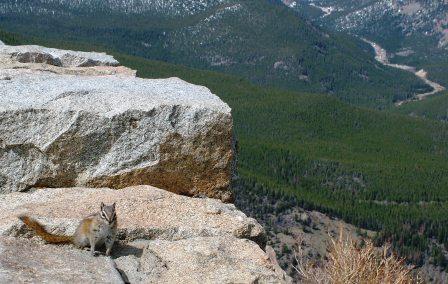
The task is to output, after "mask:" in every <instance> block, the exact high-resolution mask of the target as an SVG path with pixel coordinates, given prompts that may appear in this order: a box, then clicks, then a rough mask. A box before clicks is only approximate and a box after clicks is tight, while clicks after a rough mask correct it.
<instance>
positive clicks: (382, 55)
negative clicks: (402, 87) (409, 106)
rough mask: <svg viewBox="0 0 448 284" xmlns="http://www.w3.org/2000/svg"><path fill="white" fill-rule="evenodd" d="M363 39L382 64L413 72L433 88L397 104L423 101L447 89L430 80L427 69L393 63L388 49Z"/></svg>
mask: <svg viewBox="0 0 448 284" xmlns="http://www.w3.org/2000/svg"><path fill="white" fill-rule="evenodd" d="M362 40H363V41H365V42H367V43H368V44H370V45H371V46H372V47H373V49H374V50H375V59H376V60H377V61H378V62H380V63H381V64H383V65H386V66H390V67H393V68H398V69H401V70H405V71H408V72H411V73H413V74H414V75H415V76H417V77H419V78H420V79H422V80H423V81H424V82H425V83H426V84H427V85H429V86H430V87H431V88H432V89H433V90H432V91H431V92H426V93H421V94H417V95H415V97H414V98H412V99H408V100H404V101H398V102H396V103H395V105H396V106H401V105H403V104H405V103H408V102H412V101H421V100H424V99H425V98H426V97H428V96H431V95H434V94H437V93H439V92H441V91H444V90H445V87H444V86H442V85H440V84H439V83H436V82H434V81H431V80H429V79H428V77H427V75H428V74H427V72H426V71H425V70H423V69H421V70H417V69H416V68H415V67H412V66H408V65H401V64H392V63H390V62H389V58H388V57H387V51H386V50H385V49H384V48H382V47H381V46H380V45H378V44H377V43H375V42H373V41H369V40H367V39H364V38H363V39H362Z"/></svg>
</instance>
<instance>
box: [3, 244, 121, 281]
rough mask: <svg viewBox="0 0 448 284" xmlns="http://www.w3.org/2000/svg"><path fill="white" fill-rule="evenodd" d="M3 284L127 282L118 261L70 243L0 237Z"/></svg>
mask: <svg viewBox="0 0 448 284" xmlns="http://www.w3.org/2000/svg"><path fill="white" fill-rule="evenodd" d="M0 283H123V279H122V278H121V276H120V274H119V273H118V271H117V270H116V268H115V263H114V262H113V261H112V260H111V259H109V258H106V257H102V256H100V257H92V256H91V255H90V253H89V252H88V251H81V250H77V249H75V248H71V247H69V246H65V247H63V246H54V245H42V244H37V243H34V242H32V241H30V240H25V239H17V238H4V237H0Z"/></svg>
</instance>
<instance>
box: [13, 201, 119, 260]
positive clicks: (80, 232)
mask: <svg viewBox="0 0 448 284" xmlns="http://www.w3.org/2000/svg"><path fill="white" fill-rule="evenodd" d="M19 219H20V220H22V221H23V223H25V225H27V226H28V227H29V228H31V229H32V230H33V231H35V233H36V234H37V235H38V236H40V237H41V238H42V239H44V240H45V241H46V242H47V243H50V244H68V243H71V244H73V245H75V246H76V247H78V248H86V247H88V246H89V245H90V251H91V253H92V255H94V256H97V255H98V252H97V251H95V248H96V247H97V246H101V245H103V244H105V245H106V255H107V256H109V255H110V252H111V250H112V246H113V244H114V242H115V237H116V234H117V216H116V214H115V203H114V204H112V205H109V206H107V205H105V204H104V203H102V202H101V210H100V212H98V213H95V214H92V215H89V216H88V217H86V218H84V219H83V220H82V221H81V222H80V223H79V225H78V227H77V229H76V231H75V234H74V235H73V236H61V235H54V234H51V233H49V232H48V231H47V230H46V229H45V228H44V226H43V225H41V224H40V223H39V222H37V221H36V220H34V219H32V218H31V217H28V216H26V215H21V216H19Z"/></svg>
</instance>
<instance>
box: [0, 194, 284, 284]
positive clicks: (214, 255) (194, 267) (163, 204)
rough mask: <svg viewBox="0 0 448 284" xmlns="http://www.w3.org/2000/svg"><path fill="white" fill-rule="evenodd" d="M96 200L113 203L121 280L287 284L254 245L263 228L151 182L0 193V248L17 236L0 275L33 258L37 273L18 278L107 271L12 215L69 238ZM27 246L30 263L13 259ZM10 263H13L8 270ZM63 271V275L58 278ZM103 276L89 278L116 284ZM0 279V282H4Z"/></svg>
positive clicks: (1, 261)
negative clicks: (50, 242)
mask: <svg viewBox="0 0 448 284" xmlns="http://www.w3.org/2000/svg"><path fill="white" fill-rule="evenodd" d="M100 202H105V203H107V204H110V203H112V202H116V204H117V220H118V230H119V233H118V239H119V241H118V242H117V243H116V244H115V246H114V248H113V250H112V259H113V262H115V265H116V267H117V269H118V271H119V272H120V274H121V276H122V278H123V279H124V280H125V281H126V282H130V283H287V282H288V281H289V279H288V278H287V277H286V276H285V274H284V272H283V271H282V270H281V269H280V268H279V267H278V265H277V264H276V262H275V261H273V260H272V259H271V258H272V257H270V256H269V255H267V254H266V253H265V252H264V251H263V250H262V249H261V248H260V246H261V247H264V244H265V232H264V230H263V228H262V227H261V226H260V225H259V224H258V223H257V222H256V221H255V220H254V219H252V218H248V217H247V216H246V215H245V214H243V213H242V212H240V211H238V210H237V209H236V208H235V206H234V205H232V204H225V203H222V202H221V201H219V200H216V199H211V198H191V197H186V196H180V195H177V194H174V193H171V192H168V191H165V190H161V189H157V188H154V187H151V186H137V187H131V188H125V189H120V190H112V189H107V188H45V189H36V190H35V191H34V192H31V193H21V192H14V193H9V194H3V195H0V212H2V214H1V215H0V250H1V249H2V245H3V244H2V241H1V240H3V239H8V240H9V238H12V237H16V238H15V239H14V241H10V242H12V245H11V246H13V249H10V251H11V252H10V253H7V254H4V253H3V252H1V253H0V275H2V273H3V271H2V269H3V270H4V271H7V274H5V275H6V276H3V278H5V279H6V280H9V279H10V278H11V277H14V275H16V274H19V273H20V271H21V270H23V269H24V267H25V266H26V265H31V262H33V261H37V259H40V261H41V263H39V265H37V266H36V269H37V268H42V269H43V272H39V273H40V274H36V273H38V272H35V271H34V270H33V271H32V272H29V271H28V270H26V273H25V272H24V273H23V275H22V276H21V277H23V278H20V279H23V282H26V280H27V279H32V277H34V275H37V276H36V277H38V278H36V279H39V280H40V279H42V280H43V281H44V280H47V279H52V278H53V277H54V279H55V281H54V282H65V281H66V280H65V278H58V277H71V278H70V279H77V277H78V276H79V275H80V274H82V273H84V271H87V273H86V275H87V276H89V275H91V273H93V272H91V271H89V270H88V269H89V267H90V265H95V263H96V262H98V265H99V266H100V270H99V271H98V272H97V273H98V274H93V275H92V279H99V278H98V277H102V276H101V275H103V271H106V272H107V271H108V270H107V269H109V268H108V267H111V266H110V264H109V263H106V262H105V258H99V259H96V258H92V259H90V258H88V257H90V255H89V252H82V251H76V250H75V249H74V248H72V246H61V247H58V246H55V245H43V244H42V241H41V240H40V239H39V238H37V237H34V234H33V233H31V232H30V230H29V229H28V228H27V227H25V225H24V224H23V223H21V221H19V219H18V218H17V216H18V215H21V214H27V215H30V216H32V217H34V218H35V219H37V220H38V221H40V222H41V223H42V224H43V225H44V226H45V227H46V229H47V230H48V231H50V232H53V233H57V234H65V235H72V234H73V232H74V231H75V228H76V225H77V224H78V222H79V221H80V220H81V219H82V218H83V217H85V216H87V215H89V214H90V213H92V212H95V211H98V210H99V204H100ZM16 243H17V245H16ZM257 243H258V244H257ZM20 244H23V245H20ZM28 250H29V251H33V252H34V251H35V252H36V253H35V255H33V256H32V257H31V259H30V260H28V259H24V260H21V259H20V258H18V257H17V255H25V251H28ZM53 252H54V253H53ZM55 255H57V256H55ZM55 257H58V258H59V259H58V260H57V261H56V264H55V267H54V268H51V267H48V268H44V267H46V265H47V264H48V263H51V262H52V261H53V258H55ZM86 258H87V259H86ZM72 259H73V261H72ZM67 260H70V261H67ZM83 260H85V261H86V265H84V264H82V265H77V263H78V261H83ZM5 263H6V264H7V265H5ZM11 263H12V264H11ZM2 265H3V266H2ZM13 266H14V267H16V268H14V269H13V268H12V267H13ZM5 267H6V268H5ZM5 269H6V270H5ZM64 269H65V271H66V275H64V276H57V274H58V273H61V272H60V271H62V270H64ZM11 271H12V272H11ZM107 273H109V272H107ZM3 274H4V273H3ZM110 275H111V277H112V278H110V281H109V280H108V279H107V278H106V279H104V280H105V281H103V280H101V279H100V280H98V281H94V282H108V283H109V282H112V283H113V282H115V279H116V278H115V276H116V274H114V273H112V272H111V274H110ZM1 277H2V276H0V283H3V281H2V280H3V279H2V278H1ZM7 277H9V278H7ZM95 277H97V278H95ZM6 282H8V281H6ZM39 282H41V281H39ZM48 282H51V281H48ZM68 282H70V281H68ZM75 282H78V283H80V282H82V281H75Z"/></svg>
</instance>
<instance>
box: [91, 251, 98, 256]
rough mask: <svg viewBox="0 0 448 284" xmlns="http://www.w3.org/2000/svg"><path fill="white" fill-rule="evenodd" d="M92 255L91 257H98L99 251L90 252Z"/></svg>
mask: <svg viewBox="0 0 448 284" xmlns="http://www.w3.org/2000/svg"><path fill="white" fill-rule="evenodd" d="M92 255H93V256H99V255H100V252H99V251H92Z"/></svg>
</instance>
